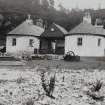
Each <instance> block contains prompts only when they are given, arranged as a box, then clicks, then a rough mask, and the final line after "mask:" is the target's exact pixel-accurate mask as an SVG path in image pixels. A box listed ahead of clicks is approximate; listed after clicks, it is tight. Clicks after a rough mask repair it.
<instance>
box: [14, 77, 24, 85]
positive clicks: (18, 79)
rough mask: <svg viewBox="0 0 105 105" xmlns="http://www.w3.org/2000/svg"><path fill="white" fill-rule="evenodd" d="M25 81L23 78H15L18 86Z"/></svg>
mask: <svg viewBox="0 0 105 105" xmlns="http://www.w3.org/2000/svg"><path fill="white" fill-rule="evenodd" d="M24 81H25V79H24V78H23V77H19V78H17V80H16V82H17V83H18V84H21V83H23V82H24Z"/></svg>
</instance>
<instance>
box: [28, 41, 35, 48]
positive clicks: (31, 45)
mask: <svg viewBox="0 0 105 105" xmlns="http://www.w3.org/2000/svg"><path fill="white" fill-rule="evenodd" d="M33 43H34V40H33V39H30V40H29V46H30V47H33Z"/></svg>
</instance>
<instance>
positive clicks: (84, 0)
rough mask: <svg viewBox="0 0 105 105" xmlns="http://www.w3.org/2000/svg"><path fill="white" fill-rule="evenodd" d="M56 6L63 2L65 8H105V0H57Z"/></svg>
mask: <svg viewBox="0 0 105 105" xmlns="http://www.w3.org/2000/svg"><path fill="white" fill-rule="evenodd" d="M55 2H56V6H57V5H58V4H59V3H61V4H62V5H63V6H64V7H65V8H67V9H72V8H77V7H78V8H79V9H98V8H101V9H102V8H105V0H55Z"/></svg>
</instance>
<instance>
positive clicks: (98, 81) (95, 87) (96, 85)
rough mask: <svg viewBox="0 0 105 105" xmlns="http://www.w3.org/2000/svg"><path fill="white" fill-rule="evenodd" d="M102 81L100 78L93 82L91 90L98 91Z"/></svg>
mask: <svg viewBox="0 0 105 105" xmlns="http://www.w3.org/2000/svg"><path fill="white" fill-rule="evenodd" d="M102 85H103V82H102V81H100V80H97V82H96V84H95V85H94V84H93V87H92V91H94V92H96V91H100V89H101V88H102Z"/></svg>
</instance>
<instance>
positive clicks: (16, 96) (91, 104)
mask: <svg viewBox="0 0 105 105" xmlns="http://www.w3.org/2000/svg"><path fill="white" fill-rule="evenodd" d="M86 62H87V61H86ZM86 62H82V61H81V62H72V63H70V62H66V63H65V62H64V61H33V62H28V63H27V62H26V66H25V67H2V68H0V105H32V104H26V103H27V102H29V101H32V102H33V103H34V105H105V99H104V100H103V101H95V100H93V99H92V98H91V97H89V96H88V95H86V90H87V89H88V88H89V86H90V84H92V83H94V82H96V80H101V81H102V82H103V85H102V88H101V90H100V93H101V94H102V95H103V96H105V71H104V68H105V67H104V66H105V63H104V62H93V61H91V62H90V61H89V62H87V63H86ZM97 64H98V65H97ZM58 65H59V66H58ZM48 66H49V67H50V68H48ZM46 67H47V73H46V79H49V78H50V76H51V75H52V74H53V73H56V82H55V84H56V85H55V89H54V93H53V96H54V97H55V99H51V98H49V97H47V96H46V95H45V92H44V90H43V88H42V86H41V72H42V70H43V69H45V70H46ZM100 68H101V70H99V69H100ZM77 69H78V70H77ZM63 77H64V81H63Z"/></svg>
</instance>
